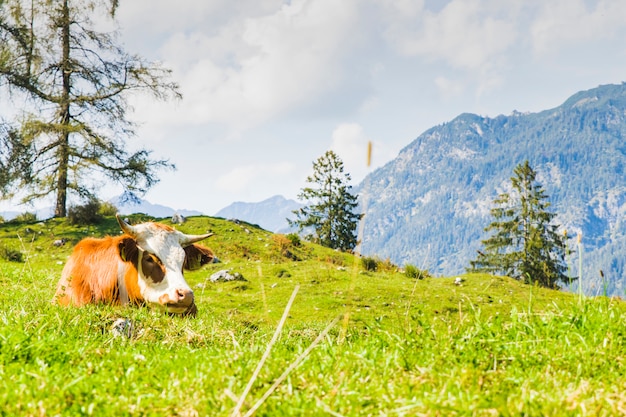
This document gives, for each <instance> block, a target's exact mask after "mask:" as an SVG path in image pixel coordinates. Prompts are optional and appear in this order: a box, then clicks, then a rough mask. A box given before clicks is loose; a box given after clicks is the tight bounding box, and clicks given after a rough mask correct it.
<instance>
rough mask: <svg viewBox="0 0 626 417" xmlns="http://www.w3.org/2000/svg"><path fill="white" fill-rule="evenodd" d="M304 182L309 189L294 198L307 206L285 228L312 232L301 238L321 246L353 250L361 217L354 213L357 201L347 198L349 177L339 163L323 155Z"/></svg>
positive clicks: (333, 156)
mask: <svg viewBox="0 0 626 417" xmlns="http://www.w3.org/2000/svg"><path fill="white" fill-rule="evenodd" d="M306 182H307V183H308V184H311V186H309V187H305V188H303V189H302V191H301V192H300V194H299V195H298V198H299V199H300V200H302V201H306V202H308V203H309V204H308V205H306V206H304V207H302V208H300V209H299V210H294V211H293V213H294V214H295V215H296V218H297V219H296V220H290V219H287V221H288V222H289V224H290V225H291V226H297V227H298V230H299V231H300V232H302V231H305V232H307V231H312V233H309V234H308V235H306V236H305V238H306V239H307V240H310V241H313V242H316V243H319V244H320V245H322V246H326V247H329V248H333V249H340V250H343V251H346V250H350V249H353V248H354V247H355V246H356V243H357V237H356V228H357V224H358V221H359V220H360V218H361V215H360V214H356V213H355V212H354V210H355V208H356V207H357V205H358V203H357V197H356V196H354V195H352V194H350V189H351V188H352V186H350V185H349V182H350V174H348V173H344V168H343V162H342V161H341V159H340V158H339V157H338V156H337V155H336V154H335V153H334V152H333V151H327V152H326V153H325V154H324V155H323V156H321V157H319V158H318V159H317V160H316V161H315V162H314V163H313V175H312V176H309V177H307V179H306Z"/></svg>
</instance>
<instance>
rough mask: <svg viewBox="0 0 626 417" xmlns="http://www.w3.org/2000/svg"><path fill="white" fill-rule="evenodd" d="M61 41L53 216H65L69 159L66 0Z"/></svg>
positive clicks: (68, 38) (68, 65) (69, 119)
mask: <svg viewBox="0 0 626 417" xmlns="http://www.w3.org/2000/svg"><path fill="white" fill-rule="evenodd" d="M61 25H62V27H61V41H62V43H63V57H62V60H61V68H62V69H63V93H62V101H61V103H60V106H59V113H60V114H59V116H60V119H61V131H60V132H59V147H58V154H57V155H58V162H59V165H58V172H57V202H56V207H55V209H54V216H55V217H65V216H67V174H68V167H69V159H70V152H69V151H70V149H69V148H70V135H69V125H70V123H71V118H70V89H71V84H70V72H71V68H70V9H69V5H68V0H65V1H64V2H63V21H62V22H61Z"/></svg>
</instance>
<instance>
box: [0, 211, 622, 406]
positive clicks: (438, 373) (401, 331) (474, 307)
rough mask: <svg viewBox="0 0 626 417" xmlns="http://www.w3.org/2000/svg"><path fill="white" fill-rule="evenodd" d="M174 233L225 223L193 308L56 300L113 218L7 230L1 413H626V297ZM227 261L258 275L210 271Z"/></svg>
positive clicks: (0, 328)
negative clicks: (117, 329)
mask: <svg viewBox="0 0 626 417" xmlns="http://www.w3.org/2000/svg"><path fill="white" fill-rule="evenodd" d="M140 218H141V216H134V218H131V220H134V221H138V220H140ZM163 222H164V223H168V221H167V220H165V221H163ZM177 228H178V229H179V230H182V231H183V232H186V233H204V232H206V231H212V232H213V233H215V236H213V237H211V238H209V240H207V241H205V242H204V243H205V244H206V245H207V246H209V247H211V248H212V249H213V250H214V251H215V253H216V255H217V257H218V258H219V259H220V261H221V262H220V263H216V264H211V265H207V266H205V267H203V268H202V269H200V270H197V271H193V272H187V273H186V277H187V281H188V282H189V284H190V285H191V287H192V288H193V289H194V292H195V294H196V299H197V305H198V315H197V317H195V318H181V317H170V316H167V315H165V314H163V313H161V312H160V311H157V310H153V309H150V308H148V307H115V306H108V305H95V306H88V307H84V308H80V309H77V308H62V307H58V306H56V305H53V304H52V303H51V302H50V300H51V299H52V296H53V294H54V291H55V287H56V283H57V281H58V279H59V276H60V273H61V270H62V268H63V264H64V262H65V260H66V259H67V256H68V254H69V253H70V251H71V248H72V246H73V245H74V244H75V243H76V242H77V241H78V240H79V239H80V238H82V237H85V236H102V235H104V234H107V233H108V234H117V233H118V226H117V223H116V222H115V219H114V218H107V219H106V221H105V222H103V223H101V224H99V225H97V226H88V227H84V226H82V227H79V226H70V225H68V224H67V223H66V222H65V221H63V220H57V219H52V220H47V221H44V222H35V223H29V224H26V223H5V224H3V225H0V250H3V251H4V252H6V253H21V254H22V256H23V259H22V261H21V262H16V261H7V260H0V285H1V288H2V291H0V415H1V416H55V415H61V416H66V415H67V416H80V415H106V416H108V415H111V416H230V415H241V416H243V415H257V416H321V415H329V416H422V415H425V416H474V415H476V416H500V415H502V416H524V415H528V416H614V415H625V414H626V369H625V367H626V306H625V304H624V303H623V302H622V301H621V300H618V299H609V298H606V297H597V298H584V299H581V298H579V297H578V296H577V295H575V294H568V293H565V292H558V291H552V290H547V289H542V288H538V287H532V286H527V285H523V284H520V283H519V282H517V281H514V280H511V279H509V278H506V277H494V276H488V275H479V274H477V275H463V276H462V278H463V279H464V281H463V283H462V285H460V286H459V285H455V283H454V281H455V278H456V277H437V278H426V279H421V280H418V279H413V278H409V277H407V276H406V275H405V274H404V273H402V272H401V271H398V270H397V268H396V267H394V266H393V265H390V264H389V263H388V262H379V265H378V270H377V271H365V270H364V268H363V267H362V265H361V263H360V262H358V261H357V262H355V260H354V258H353V257H352V256H351V255H348V254H344V253H340V252H336V251H333V250H329V249H326V248H322V247H319V246H317V245H312V244H309V243H304V242H302V244H300V245H297V244H295V243H294V242H293V241H292V240H290V239H288V238H287V237H285V236H283V235H274V234H272V233H270V232H267V231H265V230H262V229H260V228H258V227H256V226H254V225H249V224H246V223H243V222H231V221H227V220H223V219H216V218H210V217H192V218H190V219H188V221H187V222H186V223H185V224H183V225H180V226H177ZM61 238H65V239H68V243H66V244H65V245H64V246H61V247H56V246H54V245H53V241H54V240H56V239H61ZM221 269H230V270H231V271H232V272H239V273H240V274H242V275H243V277H244V278H245V279H246V281H233V282H226V283H212V282H210V280H209V276H210V275H211V274H213V273H214V272H216V271H218V270H221ZM292 297H293V298H292ZM290 301H292V303H291V304H290V308H289V309H288V310H287V311H286V307H287V306H288V304H289V303H290ZM120 318H122V319H126V320H127V321H128V322H129V323H132V328H129V329H128V332H127V333H126V335H125V336H119V335H116V334H115V333H114V332H113V331H112V330H111V328H112V326H113V323H114V322H115V321H116V320H117V319H120ZM274 342H275V343H274ZM261 365H262V366H261ZM244 393H245V394H246V395H245V396H244V398H242V394H244Z"/></svg>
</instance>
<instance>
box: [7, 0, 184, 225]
mask: <svg viewBox="0 0 626 417" xmlns="http://www.w3.org/2000/svg"><path fill="white" fill-rule="evenodd" d="M117 5H118V0H82V1H77V0H30V1H25V0H4V2H2V1H0V86H2V87H4V88H5V89H6V90H7V91H8V92H10V93H11V95H10V96H11V97H12V98H13V99H14V101H16V99H18V98H19V99H20V103H22V102H23V103H26V104H27V105H29V106H30V107H29V108H28V111H27V110H24V111H23V112H22V113H21V114H19V115H18V117H17V118H16V119H15V120H14V122H13V123H11V124H10V125H9V126H8V127H5V131H6V132H8V133H7V134H4V135H0V141H2V143H0V158H2V160H0V169H3V170H4V169H5V168H6V166H8V165H10V161H9V159H11V158H13V159H14V160H18V161H20V162H21V165H20V169H11V170H6V171H3V172H2V173H0V180H1V182H0V187H1V188H2V189H3V191H4V192H3V194H2V197H3V198H4V199H8V198H14V197H15V194H16V193H15V192H10V191H11V190H16V189H19V190H20V193H21V194H22V195H21V196H20V197H22V200H23V202H31V201H33V200H37V199H40V198H44V197H47V196H49V195H54V194H56V203H55V216H57V217H65V216H66V214H67V209H66V206H67V198H68V193H75V194H77V195H78V196H79V197H81V198H87V199H89V198H93V197H94V195H93V190H94V189H95V188H96V187H98V186H99V185H100V184H99V183H98V182H97V181H102V180H103V179H105V178H106V179H108V180H111V181H113V182H116V183H118V184H120V185H122V186H123V187H124V189H125V190H128V191H130V192H144V191H146V190H147V189H148V188H150V187H151V186H153V185H154V184H155V183H156V182H157V181H158V179H157V178H156V176H155V173H156V170H157V169H160V168H173V165H171V164H169V163H168V162H167V161H165V160H152V159H151V158H150V154H151V152H150V151H148V150H145V149H140V150H138V151H134V152H129V151H128V150H127V148H128V147H127V146H125V141H126V139H127V138H129V137H130V136H132V135H133V134H134V127H135V125H134V124H133V123H132V122H131V121H129V120H128V119H127V117H126V113H127V110H128V104H127V98H128V95H129V93H131V92H134V91H146V92H149V93H151V94H153V95H154V96H155V97H157V98H159V99H167V98H171V97H175V98H179V97H180V94H179V93H178V86H177V85H176V84H175V83H173V82H171V81H169V76H170V71H169V70H167V69H164V68H162V67H160V66H159V65H158V64H154V63H151V62H147V61H146V60H144V59H143V58H141V57H139V56H136V55H130V54H128V53H127V52H125V51H124V50H123V49H122V48H121V47H119V46H118V45H117V44H116V38H117V32H116V31H110V32H105V31H97V30H96V29H94V28H95V27H96V26H97V25H96V23H94V21H93V20H92V18H91V16H97V17H98V25H102V24H103V22H104V21H106V23H109V24H113V23H114V19H115V11H116V8H117ZM103 12H106V13H103ZM7 125H8V124H7Z"/></svg>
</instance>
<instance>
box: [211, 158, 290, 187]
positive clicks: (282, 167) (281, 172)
mask: <svg viewBox="0 0 626 417" xmlns="http://www.w3.org/2000/svg"><path fill="white" fill-rule="evenodd" d="M294 170H295V167H294V165H293V164H292V163H289V162H280V163H276V164H251V165H245V166H237V167H234V168H233V169H231V170H230V171H228V172H226V173H224V174H222V175H218V176H217V179H216V181H215V186H216V188H217V189H218V190H220V191H227V192H230V193H236V192H239V191H242V190H244V189H246V188H249V187H250V186H251V184H257V185H259V186H260V184H262V183H266V184H275V183H276V182H279V181H280V179H281V178H282V177H284V176H286V175H289V174H291V173H293V172H294Z"/></svg>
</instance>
